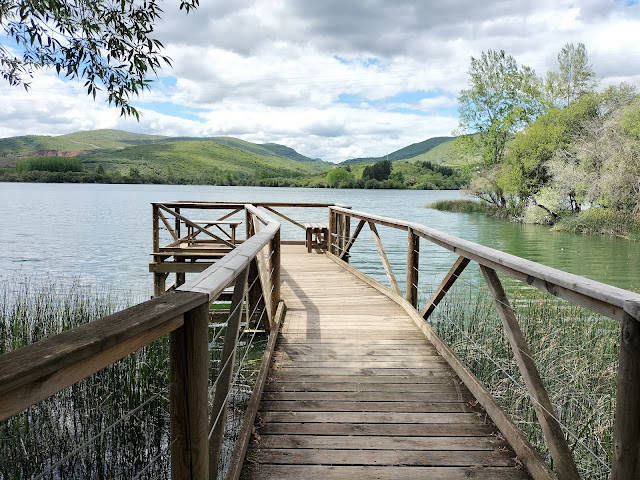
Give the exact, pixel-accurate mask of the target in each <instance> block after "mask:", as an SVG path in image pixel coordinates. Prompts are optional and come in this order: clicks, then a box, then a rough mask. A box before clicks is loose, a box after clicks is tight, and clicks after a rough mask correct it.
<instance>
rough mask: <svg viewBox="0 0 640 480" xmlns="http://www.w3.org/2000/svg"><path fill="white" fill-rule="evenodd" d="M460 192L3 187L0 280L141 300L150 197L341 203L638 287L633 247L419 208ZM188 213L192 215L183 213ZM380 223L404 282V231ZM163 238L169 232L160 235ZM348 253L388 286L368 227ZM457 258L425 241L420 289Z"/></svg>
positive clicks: (145, 290) (315, 216)
mask: <svg viewBox="0 0 640 480" xmlns="http://www.w3.org/2000/svg"><path fill="white" fill-rule="evenodd" d="M460 197H461V194H460V193H459V192H457V191H410V190H331V189H302V188H262V187H212V186H191V185H188V186H169V185H88V184H87V185H73V184H26V183H15V184H12V183H0V219H2V227H1V228H0V280H2V279H3V277H4V280H2V281H3V282H4V283H8V281H7V280H6V279H7V275H9V276H12V277H13V278H14V279H15V278H16V276H24V274H35V275H43V274H44V275H49V276H51V277H54V278H58V277H61V278H74V277H80V278H82V281H83V282H86V283H88V284H93V285H97V286H100V285H108V286H109V287H110V288H113V289H123V290H127V291H129V292H132V293H134V294H135V295H139V296H140V297H142V296H146V295H148V294H149V293H150V292H151V285H152V281H151V274H150V273H149V272H148V263H149V261H150V259H151V257H150V255H149V253H150V252H151V207H150V205H149V204H150V202H152V201H162V200H165V201H170V200H204V201H207V200H224V201H252V200H253V201H286V202H338V203H346V204H349V205H351V206H353V208H354V209H358V210H364V211H367V212H371V213H375V214H379V215H385V216H391V217H396V218H401V219H405V220H410V221H414V222H418V223H422V224H424V225H427V226H429V227H432V228H435V229H438V230H442V231H444V232H447V233H449V234H453V235H457V236H459V237H462V238H464V239H467V240H471V241H474V242H478V243H481V244H483V245H487V246H491V247H494V248H498V249H501V250H504V251H506V252H509V253H512V254H515V255H519V256H521V257H525V258H528V259H530V260H534V261H537V262H540V263H544V264H546V265H550V266H553V267H556V268H560V269H563V270H566V271H569V272H571V273H576V274H579V275H584V276H586V277H589V278H593V279H595V280H600V281H603V282H606V283H610V284H612V285H616V286H619V287H623V288H630V289H634V290H640V276H639V275H638V271H639V270H640V243H634V242H629V241H626V240H622V239H612V238H607V237H592V236H580V235H571V234H564V233H555V232H550V231H549V230H548V229H546V228H543V227H537V226H533V225H515V224H511V223H508V222H506V221H504V220H499V219H491V218H486V217H484V216H482V215H475V214H472V215H469V214H457V213H448V212H438V211H436V210H431V209H426V208H424V206H425V205H426V204H427V203H430V202H432V201H435V200H440V199H455V198H460ZM283 211H285V210H283ZM286 213H287V214H289V215H291V216H292V217H293V218H295V219H297V220H298V221H301V222H309V221H311V222H314V221H315V222H327V210H326V209H289V210H286ZM185 214H186V215H187V216H190V213H189V212H188V211H186V212H185ZM201 215H202V214H201ZM192 218H193V216H192ZM353 228H355V223H353V222H352V229H353ZM379 229H380V233H381V236H382V239H383V242H384V243H385V247H386V249H387V252H388V255H389V257H390V260H391V263H392V264H393V267H394V270H395V271H396V274H397V275H396V276H397V279H398V283H399V284H400V285H401V287H403V286H404V285H403V284H404V262H405V260H406V233H405V232H399V231H394V230H391V229H388V228H384V227H379ZM240 230H241V231H244V229H243V228H241V229H240ZM164 235H165V236H166V237H168V235H167V232H164ZM303 235H304V234H303V232H302V231H301V230H298V229H296V227H294V226H292V225H290V224H285V225H283V238H285V239H286V238H289V239H293V238H297V239H303ZM352 252H353V256H352V263H353V264H355V265H357V266H359V267H360V268H362V269H363V270H364V271H366V272H367V273H370V274H372V275H373V276H374V277H376V278H378V279H380V280H381V281H385V282H386V280H385V275H384V271H383V270H382V268H381V266H380V263H379V261H378V257H377V252H376V250H375V246H374V244H373V242H372V241H371V240H370V235H369V233H368V232H367V231H366V228H365V229H364V231H363V232H362V233H361V237H360V238H359V239H358V241H357V242H356V244H355V246H354V247H353V250H352ZM454 259H455V256H454V255H453V254H451V253H450V252H447V251H446V250H444V249H441V248H440V247H436V246H434V245H431V244H429V243H428V242H426V241H424V240H422V241H421V254H420V265H421V269H420V271H421V280H420V287H421V289H424V290H425V291H426V290H429V289H430V288H432V286H433V285H434V284H437V283H438V282H439V281H440V279H441V278H442V276H443V275H444V273H445V272H446V271H447V270H448V269H449V267H450V266H451V264H452V262H453V260H454ZM470 275H471V276H474V275H476V274H474V273H470ZM7 286H8V285H5V287H7Z"/></svg>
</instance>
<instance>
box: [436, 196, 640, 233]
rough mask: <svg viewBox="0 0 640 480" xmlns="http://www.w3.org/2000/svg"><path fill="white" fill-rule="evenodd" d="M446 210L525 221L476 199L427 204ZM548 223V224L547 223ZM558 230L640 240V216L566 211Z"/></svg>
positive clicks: (598, 210)
mask: <svg viewBox="0 0 640 480" xmlns="http://www.w3.org/2000/svg"><path fill="white" fill-rule="evenodd" d="M426 207H427V208H433V209H435V210H439V211H442V212H456V213H481V214H483V215H488V216H491V217H500V218H506V219H509V220H511V221H513V222H522V221H523V216H522V215H514V214H512V213H511V212H509V211H508V210H507V209H506V208H498V207H495V206H493V205H489V204H488V203H486V202H482V201H474V200H440V201H437V202H433V203H430V204H428V205H426ZM550 222H551V221H550ZM545 225H548V224H547V223H546V222H545ZM548 226H550V227H551V230H553V231H556V232H568V233H577V234H587V235H608V236H613V237H622V238H627V239H629V240H636V241H640V219H639V218H638V217H634V216H633V215H630V214H626V213H622V212H616V211H614V210H609V209H604V208H590V209H587V210H583V211H581V212H579V213H576V214H569V213H565V214H563V215H562V216H561V217H559V218H558V219H557V221H556V222H555V223H551V224H550V225H548Z"/></svg>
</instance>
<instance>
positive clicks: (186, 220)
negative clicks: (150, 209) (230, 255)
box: [154, 204, 235, 248]
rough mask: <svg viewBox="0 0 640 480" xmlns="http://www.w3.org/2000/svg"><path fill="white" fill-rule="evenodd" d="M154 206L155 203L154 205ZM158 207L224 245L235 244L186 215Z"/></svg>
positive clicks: (232, 246)
mask: <svg viewBox="0 0 640 480" xmlns="http://www.w3.org/2000/svg"><path fill="white" fill-rule="evenodd" d="M154 206H155V205H154ZM157 206H158V207H159V208H161V209H162V210H164V211H165V212H167V213H169V214H171V215H173V216H174V217H176V218H178V219H180V220H182V221H183V222H184V223H185V224H186V225H189V226H190V227H191V228H194V229H195V230H197V231H198V232H200V233H204V234H205V235H209V236H210V237H213V238H214V239H215V240H218V241H219V242H220V243H224V244H225V245H227V246H228V247H231V248H234V247H235V245H234V244H233V243H231V242H228V241H226V240H225V239H224V238H220V237H219V236H217V235H216V234H214V233H211V232H210V231H209V230H206V229H205V228H202V227H201V226H200V225H198V224H197V223H193V222H192V221H191V220H189V219H188V218H187V217H184V216H182V215H180V214H179V213H177V212H174V211H173V210H170V209H169V208H167V207H165V206H164V205H162V204H158V205H157Z"/></svg>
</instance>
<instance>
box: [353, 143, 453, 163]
mask: <svg viewBox="0 0 640 480" xmlns="http://www.w3.org/2000/svg"><path fill="white" fill-rule="evenodd" d="M455 138H456V137H433V138H429V139H427V140H424V141H422V142H418V143H412V144H411V145H408V146H406V147H403V148H401V149H400V150H396V151H395V152H391V153H389V154H387V155H383V156H381V157H363V158H350V159H349V160H345V161H344V162H341V163H340V165H355V164H359V163H372V162H379V161H381V160H391V161H392V162H396V161H398V160H408V159H410V158H414V157H417V156H419V155H423V154H425V153H427V152H428V151H430V150H433V149H434V148H436V147H437V146H438V145H441V144H443V143H447V142H451V141H453V140H455ZM438 163H440V162H438Z"/></svg>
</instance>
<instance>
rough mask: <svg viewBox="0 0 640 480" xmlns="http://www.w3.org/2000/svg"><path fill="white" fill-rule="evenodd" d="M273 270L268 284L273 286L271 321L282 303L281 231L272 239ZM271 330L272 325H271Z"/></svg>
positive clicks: (270, 306)
mask: <svg viewBox="0 0 640 480" xmlns="http://www.w3.org/2000/svg"><path fill="white" fill-rule="evenodd" d="M271 251H272V252H273V254H272V255H271V268H272V271H273V273H272V274H271V281H270V282H267V284H271V285H273V292H272V293H271V305H269V308H270V309H271V312H272V315H271V321H273V319H275V318H276V310H277V309H278V303H279V302H280V229H279V228H278V231H277V232H276V234H275V235H274V236H273V238H272V239H271ZM269 329H271V325H269Z"/></svg>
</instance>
